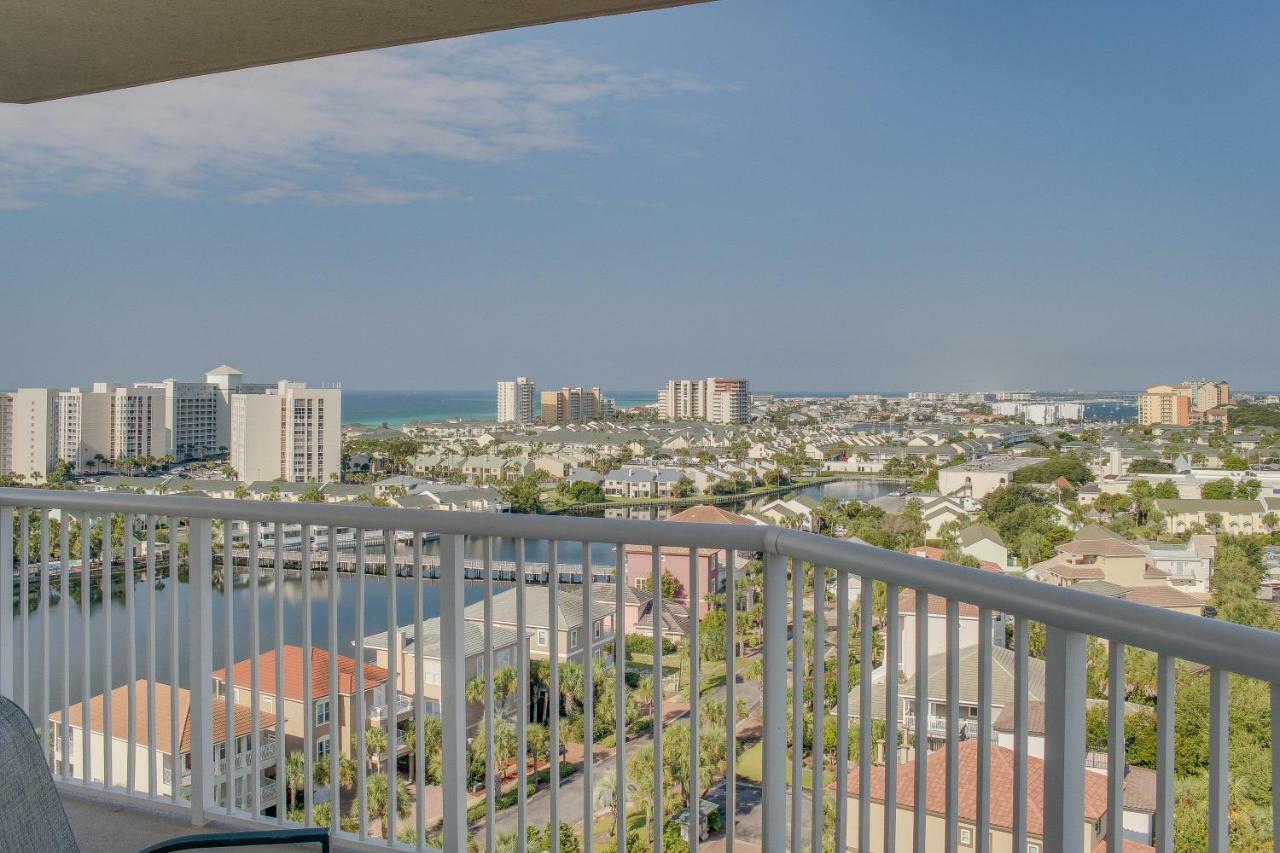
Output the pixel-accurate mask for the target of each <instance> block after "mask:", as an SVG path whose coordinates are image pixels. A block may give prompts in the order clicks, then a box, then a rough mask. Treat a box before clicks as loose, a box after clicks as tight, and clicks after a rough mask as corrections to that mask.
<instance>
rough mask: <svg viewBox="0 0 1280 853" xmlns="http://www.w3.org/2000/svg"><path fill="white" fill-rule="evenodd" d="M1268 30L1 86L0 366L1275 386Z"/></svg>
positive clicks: (562, 33) (732, 35) (468, 53)
mask: <svg viewBox="0 0 1280 853" xmlns="http://www.w3.org/2000/svg"><path fill="white" fill-rule="evenodd" d="M1278 41H1280V6H1276V5H1275V4H1274V3H1264V2H1241V3H1236V4H1229V5H1220V6H1212V7H1209V6H1205V5H1204V4H1197V3H1191V2H1170V3H1162V4H1154V3H1137V4H1123V5H1117V4H1110V3H1105V2H1101V0H1093V2H1080V3H1072V4H1057V5H1026V4H1013V3H1008V2H996V0H989V2H980V3H977V4H967V5H955V4H942V3H926V4H905V5H904V4H888V5H875V4H850V3H847V2H844V0H814V2H812V3H806V4H792V3H777V2H776V0H732V2H730V1H729V0H726V2H719V3H710V4H705V5H698V6H690V7H685V8H678V9H673V10H664V11H659V12H653V13H642V14H635V15H626V16H621V17H616V18H608V19H599V20H591V21H582V22H576V23H571V24H563V25H554V26H549V27H539V28H533V29H529V30H522V31H512V32H505V33H497V34H493V35H487V36H481V37H472V38H466V39H459V40H453V41H448V42H439V43H434V44H427V45H420V46H412V47H404V48H395V49H390V50H383V51H376V52H371V53H363V54H356V55H350V56H343V57H335V58H331V59H325V60H317V61H311V62H303V63H292V64H286V65H279V66H273V67H269V68H261V69H253V70H248V71H240V72H234V73H230V74H224V75H218V76H214V77H208V78H200V79H193V80H184V81H177V82H174V83H168V84H162V85H159V86H150V87H141V88H138V89H133V90H128V91H122V92H113V93H105V94H101V95H93V96H88V97H84V98H76V99H69V100H65V101H57V102H52V103H48V104H40V105H33V106H14V105H0V309H2V310H0V317H2V318H3V329H4V333H3V335H0V387H16V386H18V385H24V386H41V385H55V386H60V387H66V386H68V385H85V384H88V383H90V382H92V381H95V380H111V381H137V380H143V379H161V378H165V377H166V376H173V377H175V378H179V379H187V378H195V377H198V376H200V375H202V373H203V371H204V370H206V369H208V368H209V367H212V366H214V365H216V364H219V363H221V362H229V363H231V364H234V365H235V366H237V367H239V368H240V369H241V370H243V371H244V372H245V374H246V376H247V377H249V378H250V379H253V380H259V381H269V380H273V379H276V378H280V377H288V378H292V379H298V380H303V381H306V382H308V383H313V384H320V383H332V382H341V383H342V384H343V387H344V388H346V389H402V390H413V389H424V390H425V389H446V390H447V389H487V388H490V387H492V386H493V383H494V382H496V380H498V379H500V378H507V377H514V376H516V375H528V376H532V377H535V378H537V379H538V380H539V382H540V383H541V382H543V381H546V382H547V384H548V385H551V384H554V385H556V386H559V385H561V384H571V385H577V384H585V385H600V386H601V387H602V388H604V389H627V390H643V389H648V388H650V387H652V388H655V389H656V387H657V385H658V383H660V382H662V381H664V380H665V379H666V378H668V377H675V376H712V375H732V376H744V377H747V378H749V379H750V380H751V383H752V387H753V388H756V389H760V390H764V389H778V388H783V389H785V388H792V387H799V386H808V387H810V388H833V389H838V388H842V387H849V388H859V387H871V388H877V389H881V390H888V391H908V390H981V389H995V388H1008V389H1015V388H1031V389H1040V390H1043V389H1052V388H1059V389H1068V388H1082V389H1083V388H1103V389H1108V388H1109V389H1128V390H1131V391H1133V390H1138V389H1140V388H1141V387H1143V386H1145V385H1148V384H1156V383H1161V382H1176V381H1178V380H1179V379H1181V378H1184V377H1188V376H1214V377H1219V376H1220V377H1223V378H1226V379H1228V380H1229V381H1231V383H1232V385H1233V387H1234V388H1237V389H1240V390H1262V391H1265V390H1273V389H1277V388H1280V371H1277V365H1278V364H1280V361H1278V360H1277V358H1276V356H1275V342H1276V332H1275V328H1276V321H1275V318H1276V317H1280V282H1278V280H1277V279H1278V275H1277V273H1278V272H1280V234H1277V222H1280V218H1278V217H1277V215H1276V201H1275V200H1276V199H1277V198H1280V163H1278V162H1277V158H1276V156H1275V152H1276V151H1277V150H1280V108H1278V107H1280V93H1278V92H1277V91H1276V88H1275V81H1276V80H1277V79H1280V52H1277V51H1276V50H1275V47H1274V46H1275V44H1276V43H1277V42H1278ZM544 378H545V380H544Z"/></svg>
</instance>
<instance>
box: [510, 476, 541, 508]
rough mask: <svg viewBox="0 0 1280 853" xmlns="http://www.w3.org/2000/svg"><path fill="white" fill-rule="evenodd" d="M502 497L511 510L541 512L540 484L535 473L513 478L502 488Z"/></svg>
mask: <svg viewBox="0 0 1280 853" xmlns="http://www.w3.org/2000/svg"><path fill="white" fill-rule="evenodd" d="M504 497H505V498H506V500H507V502H508V503H510V504H511V511H512V512H523V513H538V512H542V486H541V484H539V482H538V477H537V475H535V474H526V475H525V476H523V477H519V478H517V479H516V480H514V481H513V482H512V483H511V484H510V485H509V486H507V487H506V489H505V490H504Z"/></svg>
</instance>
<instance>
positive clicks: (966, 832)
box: [960, 826, 973, 847]
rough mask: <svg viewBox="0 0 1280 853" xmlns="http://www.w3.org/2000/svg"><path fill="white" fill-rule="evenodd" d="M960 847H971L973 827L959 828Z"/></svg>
mask: <svg viewBox="0 0 1280 853" xmlns="http://www.w3.org/2000/svg"><path fill="white" fill-rule="evenodd" d="M960 846H961V847H972V846H973V827H971V826H962V827H960Z"/></svg>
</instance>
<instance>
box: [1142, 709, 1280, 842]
mask: <svg viewBox="0 0 1280 853" xmlns="http://www.w3.org/2000/svg"><path fill="white" fill-rule="evenodd" d="M1160 702H1161V704H1163V703H1164V696H1163V695H1161V697H1160ZM1271 743H1272V744H1277V743H1280V684H1272V685H1271ZM1271 790H1272V791H1280V761H1277V760H1276V754H1275V752H1274V751H1273V752H1272V753H1271ZM1161 820H1163V817H1162V818H1161ZM1271 826H1272V827H1277V826H1280V797H1277V796H1275V795H1274V794H1273V795H1272V797H1271ZM1271 844H1272V850H1275V847H1276V845H1280V838H1278V837H1276V834H1275V830H1274V828H1273V829H1272V839H1271Z"/></svg>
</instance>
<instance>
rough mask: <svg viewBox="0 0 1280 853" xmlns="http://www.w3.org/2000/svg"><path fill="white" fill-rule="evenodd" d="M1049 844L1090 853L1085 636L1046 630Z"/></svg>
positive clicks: (1045, 783) (1045, 779) (1045, 835)
mask: <svg viewBox="0 0 1280 853" xmlns="http://www.w3.org/2000/svg"><path fill="white" fill-rule="evenodd" d="M1045 651H1046V661H1045V701H1044V709H1045V710H1044V713H1045V754H1044V804H1045V808H1044V812H1045V816H1044V827H1045V834H1044V841H1045V846H1046V848H1047V849H1050V850H1080V849H1083V848H1084V841H1085V839H1084V774H1085V769H1084V758H1085V750H1084V705H1085V636H1084V635H1083V634H1080V633H1077V632H1075V631H1067V630H1064V629H1062V628H1057V627H1054V626H1052V625H1049V626H1046V643H1045Z"/></svg>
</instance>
